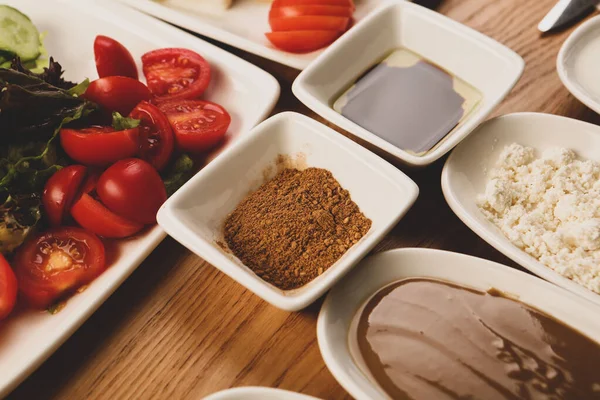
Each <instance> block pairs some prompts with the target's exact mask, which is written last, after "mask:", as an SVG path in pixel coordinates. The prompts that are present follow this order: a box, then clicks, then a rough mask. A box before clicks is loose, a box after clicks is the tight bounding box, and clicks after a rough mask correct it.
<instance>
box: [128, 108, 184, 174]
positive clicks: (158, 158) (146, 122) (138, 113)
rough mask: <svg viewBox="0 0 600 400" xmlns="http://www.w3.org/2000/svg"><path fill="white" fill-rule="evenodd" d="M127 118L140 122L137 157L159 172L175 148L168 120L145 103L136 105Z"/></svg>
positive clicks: (160, 112)
mask: <svg viewBox="0 0 600 400" xmlns="http://www.w3.org/2000/svg"><path fill="white" fill-rule="evenodd" d="M129 117H131V118H135V119H139V120H141V121H142V122H141V123H140V126H139V129H140V151H139V153H138V155H139V156H140V158H142V159H143V160H146V161H148V162H149V163H150V164H152V166H153V167H154V168H156V169H157V170H159V171H160V170H161V169H163V168H164V167H165V166H166V165H167V163H168V162H169V160H170V159H171V154H172V153H173V148H174V147H175V138H174V137H173V129H171V124H170V123H169V120H168V119H167V117H166V116H165V115H164V114H163V113H162V111H160V110H159V109H158V107H156V106H154V105H152V104H150V103H148V102H147V101H143V102H141V103H140V104H138V105H137V106H136V107H135V108H134V109H133V111H132V112H131V114H129Z"/></svg>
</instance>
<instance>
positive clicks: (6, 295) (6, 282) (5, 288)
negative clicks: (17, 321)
mask: <svg viewBox="0 0 600 400" xmlns="http://www.w3.org/2000/svg"><path fill="white" fill-rule="evenodd" d="M16 302H17V278H16V277H15V273H14V272H13V270H12V268H11V267H10V265H9V264H8V261H6V258H4V256H3V255H2V254H0V321H2V320H3V319H4V318H6V317H7V316H8V314H10V312H11V311H12V309H13V308H14V307H15V303H16Z"/></svg>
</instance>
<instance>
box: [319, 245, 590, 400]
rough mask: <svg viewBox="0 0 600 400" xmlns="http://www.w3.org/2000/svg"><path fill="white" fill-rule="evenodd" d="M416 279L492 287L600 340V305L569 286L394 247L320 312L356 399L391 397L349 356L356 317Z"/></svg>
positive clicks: (363, 267)
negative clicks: (391, 288) (385, 292)
mask: <svg viewBox="0 0 600 400" xmlns="http://www.w3.org/2000/svg"><path fill="white" fill-rule="evenodd" d="M418 277H427V278H437V279H443V280H446V281H450V282H453V283H456V284H458V285H463V286H468V287H471V288H474V289H478V290H482V291H485V290H487V289H489V288H490V287H494V288H496V289H499V290H501V291H503V292H505V293H507V294H512V295H514V296H516V297H517V298H518V299H519V301H521V302H523V303H526V304H529V305H530V306H532V307H534V308H536V309H538V310H541V311H544V312H545V313H547V314H550V315H552V316H554V317H555V318H557V319H558V320H560V321H563V322H564V323H566V324H567V325H570V326H572V327H573V328H575V329H577V330H578V331H579V332H581V333H583V334H584V335H586V336H588V337H589V338H590V339H592V340H594V341H596V342H599V343H600V320H599V319H598V308H597V307H596V306H594V305H593V304H591V303H589V302H587V301H585V300H583V299H581V298H580V297H578V296H576V295H574V294H572V293H569V292H568V291H566V290H563V289H561V288H559V287H557V286H554V285H551V284H549V283H547V282H544V281H543V280H541V279H538V278H536V277H534V276H532V275H528V274H526V273H524V272H521V271H518V270H516V269H513V268H510V267H507V266H505V265H502V264H497V263H494V262H491V261H488V260H484V259H481V258H476V257H471V256H467V255H463V254H458V253H452V252H447V251H441V250H432V249H400V250H391V251H387V252H384V253H380V254H377V255H374V256H371V257H368V258H366V259H364V260H363V261H362V262H361V263H360V264H359V265H358V266H357V267H356V268H355V270H354V271H352V273H350V274H349V275H348V276H347V277H346V278H344V279H343V280H342V281H341V282H340V283H339V284H338V285H336V286H335V287H334V288H333V289H332V290H331V292H330V293H329V295H328V296H327V299H326V300H325V303H324V304H323V307H322V308H321V312H320V314H319V319H318V322H317V338H318V340H319V348H320V350H321V354H322V356H323V359H324V360H325V364H326V365H327V368H329V370H330V371H331V373H332V374H333V376H334V377H335V378H336V379H337V381H338V382H339V383H340V384H341V385H342V386H343V387H344V389H346V390H347V391H348V393H350V394H351V395H352V396H353V397H354V398H356V399H358V400H363V399H364V400H380V399H381V400H384V399H389V397H388V396H387V395H386V394H385V393H384V392H383V391H382V390H381V389H380V388H379V386H378V385H377V384H376V383H373V382H372V381H371V380H370V379H369V378H367V375H366V374H365V373H364V372H363V371H362V369H361V368H360V367H359V366H358V365H357V364H355V362H354V359H353V357H352V355H351V354H350V351H349V347H348V343H349V335H350V325H351V321H352V319H353V318H354V316H355V315H356V313H357V311H358V310H359V309H360V307H361V306H362V305H363V304H364V303H365V302H366V301H367V300H368V299H369V298H370V297H371V296H372V295H374V294H375V293H376V292H378V291H379V289H381V288H383V287H384V286H386V285H388V284H390V283H393V282H396V281H399V280H402V279H406V278H418ZM574 311H576V312H574Z"/></svg>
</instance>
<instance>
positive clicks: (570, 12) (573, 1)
mask: <svg viewBox="0 0 600 400" xmlns="http://www.w3.org/2000/svg"><path fill="white" fill-rule="evenodd" d="M598 3H600V0H559V1H558V3H556V5H555V6H554V7H553V8H552V9H551V10H550V12H548V14H546V16H545V17H544V19H542V20H541V21H540V23H539V25H538V29H539V30H540V31H542V32H548V31H550V30H555V29H557V28H560V27H562V26H565V25H567V24H569V23H570V22H574V21H576V20H577V19H579V18H583V17H584V16H586V15H587V14H589V13H590V12H591V11H592V10H593V9H594V6H596V5H597V4H598Z"/></svg>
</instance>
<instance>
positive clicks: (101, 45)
mask: <svg viewBox="0 0 600 400" xmlns="http://www.w3.org/2000/svg"><path fill="white" fill-rule="evenodd" d="M94 56H95V58H96V70H97V71H98V76H99V77H100V78H104V77H107V76H126V77H128V78H132V79H138V71H137V67H136V65H135V61H134V60H133V56H132V55H131V53H130V52H129V50H127V48H126V47H125V46H123V45H122V44H121V43H119V42H117V41H116V40H115V39H112V38H109V37H108V36H102V35H98V36H96V40H94Z"/></svg>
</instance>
